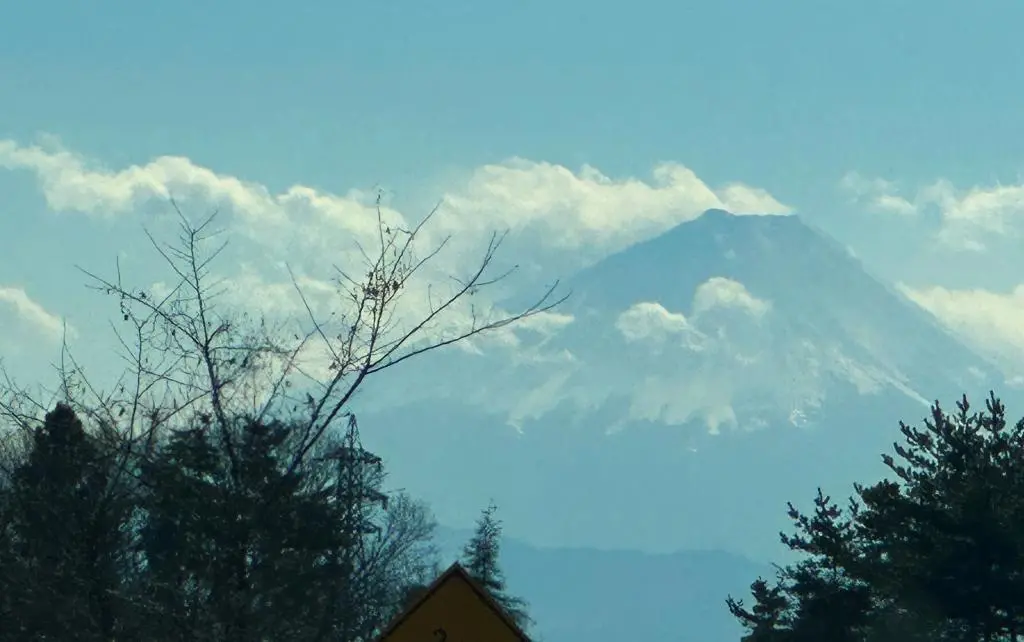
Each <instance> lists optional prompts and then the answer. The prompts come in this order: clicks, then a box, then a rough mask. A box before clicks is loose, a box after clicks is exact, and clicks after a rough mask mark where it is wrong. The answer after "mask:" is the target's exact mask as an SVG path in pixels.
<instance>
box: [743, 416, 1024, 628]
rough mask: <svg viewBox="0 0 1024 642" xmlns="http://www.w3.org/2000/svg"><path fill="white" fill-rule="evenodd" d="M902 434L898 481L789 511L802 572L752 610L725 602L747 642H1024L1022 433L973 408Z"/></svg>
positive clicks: (764, 589) (775, 584)
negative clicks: (840, 499)
mask: <svg viewBox="0 0 1024 642" xmlns="http://www.w3.org/2000/svg"><path fill="white" fill-rule="evenodd" d="M900 433H901V439H900V440H899V442H897V443H895V444H894V452H893V453H892V454H890V455H884V456H883V460H884V463H885V464H886V466H887V467H888V469H889V471H890V472H891V475H890V477H889V478H887V479H884V480H883V481H880V482H878V483H875V484H871V485H856V486H855V488H854V494H853V496H852V497H850V498H849V500H848V501H847V502H845V503H844V504H840V503H838V502H834V501H832V500H831V499H830V498H829V497H827V496H825V495H824V494H822V492H821V490H819V491H818V494H817V497H816V499H815V501H814V510H813V511H811V512H806V513H805V512H802V511H800V510H798V509H797V508H795V507H794V506H792V505H790V507H789V516H790V517H791V518H792V520H793V525H794V529H793V532H791V533H783V534H781V538H782V542H783V543H784V544H785V545H786V546H787V547H789V548H790V549H791V550H792V551H794V552H796V553H798V561H797V562H795V563H792V564H789V565H785V566H781V567H778V569H777V576H776V577H775V578H773V579H772V580H771V581H768V580H765V579H758V580H757V581H755V582H754V583H753V585H752V586H751V592H752V601H751V603H750V604H749V605H747V604H744V601H741V600H736V599H734V598H731V597H730V598H729V599H728V601H727V603H728V607H729V609H730V610H731V612H732V613H733V614H734V615H735V616H736V617H737V618H738V619H739V620H740V622H742V624H743V625H744V626H745V627H746V629H747V632H748V633H747V635H746V636H745V637H744V638H743V639H744V640H745V641H746V642H805V641H806V642H810V641H815V642H822V641H828V642H945V641H950V642H954V641H955V642H979V641H984V642H994V641H1017V640H1020V639H1022V638H1024V420H1022V421H1019V422H1017V423H1016V424H1010V423H1008V422H1007V419H1006V410H1005V408H1004V406H1003V404H1002V403H1001V402H1000V401H999V400H998V399H996V398H995V397H994V396H990V398H989V399H988V401H987V403H986V405H985V408H984V409H983V410H981V411H980V412H976V411H974V410H972V409H971V407H970V406H969V404H968V402H967V399H966V398H964V399H962V400H961V401H960V402H959V403H958V404H957V410H956V411H955V412H952V413H947V412H945V411H943V410H942V409H941V408H940V407H939V406H938V405H937V404H936V406H935V407H934V408H933V410H932V413H931V418H930V419H929V420H927V421H925V422H924V425H923V426H921V427H914V426H909V425H906V424H904V423H900ZM835 456H837V457H838V456H841V453H835Z"/></svg>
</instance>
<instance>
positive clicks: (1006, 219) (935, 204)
mask: <svg viewBox="0 0 1024 642" xmlns="http://www.w3.org/2000/svg"><path fill="white" fill-rule="evenodd" d="M840 188H841V189H843V190H844V191H846V192H847V193H849V194H850V196H851V197H852V199H853V201H854V202H855V203H858V204H861V205H864V206H866V207H868V208H869V209H871V210H874V211H877V212H883V213H891V214H898V215H901V216H918V215H921V214H935V215H936V216H937V217H938V219H939V221H940V224H939V229H938V231H937V237H938V239H939V240H940V241H941V242H942V243H943V244H945V245H946V246H947V247H951V248H954V249H958V250H968V251H981V250H984V249H985V247H986V240H987V239H989V238H992V237H1005V236H1019V235H1020V232H1021V229H1022V226H1024V185H1001V184H996V185H994V186H975V187H971V188H969V189H958V188H957V187H956V186H954V185H953V184H952V183H951V182H949V181H947V180H937V181H935V182H933V183H931V184H929V185H926V186H923V187H921V188H919V189H918V190H917V191H916V192H915V193H914V194H913V195H912V196H910V197H906V196H904V195H902V194H901V193H900V190H899V189H898V187H897V186H896V185H895V184H894V183H892V182H889V181H886V180H884V179H881V178H871V179H869V178H865V177H863V176H861V175H860V174H857V173H855V172H851V173H849V174H847V175H846V176H844V177H843V179H842V180H841V181H840Z"/></svg>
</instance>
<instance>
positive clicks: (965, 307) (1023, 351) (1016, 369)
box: [899, 284, 1024, 376]
mask: <svg viewBox="0 0 1024 642" xmlns="http://www.w3.org/2000/svg"><path fill="white" fill-rule="evenodd" d="M899 289H900V291H901V292H903V294H905V295H906V296H907V297H908V298H909V299H910V300H911V301H913V302H915V303H917V304H918V305H920V306H921V307H922V308H924V309H925V310H927V311H928V312H931V313H932V314H933V315H934V316H935V317H936V318H937V319H938V320H939V321H940V322H941V323H942V324H943V325H945V326H946V327H948V328H949V329H950V330H952V331H953V332H954V333H956V334H957V335H959V336H960V338H961V339H963V340H964V342H965V343H967V344H968V345H969V346H971V347H972V348H973V349H974V350H976V351H977V352H978V353H980V354H982V355H984V356H987V357H988V358H990V359H992V360H993V361H994V362H996V363H998V364H999V365H1001V366H1002V367H1003V369H1004V371H1006V372H1007V374H1009V375H1011V376H1020V375H1024V366H1022V364H1024V285H1018V286H1017V287H1016V288H1014V289H1013V290H1011V291H1010V292H991V291H988V290H980V289H971V290H953V289H948V288H944V287H940V286H932V287H927V288H912V287H909V286H907V285H903V284H901V285H900V286H899Z"/></svg>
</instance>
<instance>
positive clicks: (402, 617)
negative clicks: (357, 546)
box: [377, 562, 531, 642]
mask: <svg viewBox="0 0 1024 642" xmlns="http://www.w3.org/2000/svg"><path fill="white" fill-rule="evenodd" d="M452 579H460V580H462V581H463V582H465V583H466V584H468V585H469V587H470V588H471V589H472V590H473V592H474V593H475V594H476V596H477V597H478V598H480V601H482V602H483V603H484V605H485V606H486V607H487V608H488V609H490V610H491V611H493V612H494V614H495V615H496V616H497V617H498V618H499V619H500V620H501V621H502V623H504V624H505V626H507V627H508V628H509V630H510V631H512V633H513V634H515V636H516V637H518V638H519V639H520V640H522V642H531V640H530V637H529V636H528V635H526V632H525V631H523V629H522V627H520V626H519V625H518V624H516V622H515V620H514V619H513V618H512V616H510V615H509V614H508V613H507V612H506V611H505V609H504V608H502V606H501V605H500V604H498V602H497V600H495V599H494V596H492V595H491V592H490V591H488V590H487V589H486V588H484V587H483V586H482V585H481V584H480V582H477V581H476V579H474V578H473V576H472V575H470V574H469V572H468V571H466V569H465V568H463V566H462V564H459V563H458V562H455V563H454V564H452V565H451V566H449V567H448V570H446V571H445V572H444V573H441V575H439V576H438V577H437V579H436V580H434V581H433V582H431V583H430V586H428V587H427V590H426V591H425V592H424V593H423V595H421V596H420V597H419V598H418V599H417V600H416V601H415V602H413V603H412V605H410V606H409V607H408V608H406V609H405V610H404V611H402V613H400V614H399V615H398V616H397V617H396V618H395V619H394V620H392V621H391V623H390V624H388V626H387V627H386V628H385V629H384V631H383V633H381V634H380V635H379V636H378V637H377V642H385V641H386V640H387V639H388V637H389V636H390V635H391V634H392V633H393V632H394V631H395V630H396V629H397V628H398V627H399V626H401V625H402V623H403V622H405V621H406V620H407V619H408V618H409V617H410V616H411V615H412V614H413V613H415V612H416V610H417V609H419V608H420V607H421V606H423V605H424V604H425V603H426V602H427V601H428V600H430V599H431V598H432V597H433V596H434V595H435V594H436V593H437V591H438V590H439V589H440V588H441V587H442V586H444V585H445V584H446V583H448V582H449V581H450V580H452Z"/></svg>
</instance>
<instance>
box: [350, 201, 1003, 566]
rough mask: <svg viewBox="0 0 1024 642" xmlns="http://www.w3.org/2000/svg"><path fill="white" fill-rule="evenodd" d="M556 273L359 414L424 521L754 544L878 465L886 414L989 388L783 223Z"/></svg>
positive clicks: (930, 324)
mask: <svg viewBox="0 0 1024 642" xmlns="http://www.w3.org/2000/svg"><path fill="white" fill-rule="evenodd" d="M569 284H570V286H571V288H572V292H573V294H572V297H571V299H570V300H569V302H568V303H567V304H566V305H565V307H564V308H563V309H561V310H560V312H561V313H562V314H564V315H571V317H572V321H571V322H568V317H566V319H565V320H564V322H563V323H561V324H560V329H559V330H558V331H557V332H554V333H550V332H549V333H544V334H543V335H542V337H543V338H542V339H540V340H539V341H538V342H536V343H535V344H531V345H525V344H524V345H523V346H522V349H521V351H520V352H518V353H517V354H516V355H515V356H514V357H512V358H508V357H507V356H506V357H505V358H504V359H503V360H501V361H498V360H496V359H495V358H492V357H488V356H487V355H468V354H464V353H458V354H456V353H452V354H449V355H446V357H445V360H446V363H445V364H444V372H451V373H452V375H451V376H449V377H446V378H445V380H444V383H443V384H442V385H443V386H447V388H448V394H447V395H445V396H444V397H443V398H433V399H428V398H421V399H420V400H418V401H415V402H413V403H409V404H406V405H397V404H391V405H390V407H389V408H387V409H386V410H381V411H374V412H367V413H364V414H363V416H362V417H361V422H362V423H363V424H364V425H366V426H367V428H366V429H365V430H364V435H366V436H367V438H368V442H369V444H370V445H371V446H373V447H376V448H377V449H378V450H379V451H380V452H381V454H383V455H384V456H385V457H386V458H388V459H389V460H390V462H391V467H392V469H393V470H394V471H395V479H396V481H398V482H399V483H407V484H408V486H409V487H410V488H417V489H423V490H424V492H425V494H426V497H427V499H429V500H430V501H431V502H432V503H433V504H434V507H435V509H436V510H437V512H438V515H439V517H440V518H441V519H442V521H444V522H446V523H450V524H459V523H465V522H466V521H468V520H469V519H470V518H471V517H472V515H473V511H475V510H476V509H477V508H479V507H480V506H481V505H483V504H485V503H486V502H487V501H488V500H489V499H495V500H496V501H498V502H499V504H500V505H501V506H502V510H503V514H504V516H505V518H506V519H507V521H508V528H509V532H510V533H512V534H515V535H518V536H520V537H522V538H524V539H527V540H530V541H534V542H537V543H543V544H555V545H590V546H604V547H609V546H618V547H642V548H647V549H661V550H665V549H673V548H681V547H686V546H689V547H694V546H696V547H717V548H726V549H731V550H735V551H738V552H744V553H747V554H751V555H755V556H757V555H760V554H763V553H765V554H766V553H767V551H769V550H774V548H773V546H774V545H775V543H776V541H777V539H776V538H775V535H774V534H775V533H776V532H777V531H778V529H779V528H780V527H784V526H785V518H784V507H785V502H786V501H803V500H808V499H810V497H811V496H812V495H813V492H814V489H815V487H816V486H818V485H823V486H825V487H826V489H831V490H834V491H837V492H847V491H848V490H849V486H848V484H849V483H850V482H852V481H854V480H858V479H865V477H867V476H875V475H877V474H879V473H880V472H881V467H880V464H879V457H878V455H879V453H881V452H882V451H884V450H887V448H888V446H889V445H890V444H891V443H892V441H893V440H894V439H895V438H896V436H897V432H896V426H897V423H898V421H899V420H901V419H903V420H906V421H910V422H916V421H919V420H920V419H921V418H922V417H923V416H924V415H925V414H926V413H927V405H928V403H929V402H930V401H932V400H935V399H940V400H942V401H943V402H947V405H948V402H951V401H952V399H953V398H954V397H956V396H959V395H960V394H962V393H964V392H966V393H968V394H969V395H971V396H973V397H975V398H977V397H978V396H979V395H981V394H984V393H986V392H987V391H988V390H989V389H990V388H991V387H993V384H994V383H995V376H994V372H995V370H994V368H992V366H991V364H989V363H988V362H986V361H985V360H984V359H983V358H981V357H979V356H977V355H975V354H974V353H972V352H971V351H970V350H969V349H967V348H966V347H964V346H963V345H962V344H961V343H959V342H958V341H957V340H956V339H955V338H954V337H953V336H952V335H950V334H949V333H948V332H946V331H945V330H944V329H942V328H941V327H940V326H939V325H938V324H937V323H936V322H935V320H934V319H933V318H932V317H931V316H930V315H928V314H927V313H925V312H924V311H922V310H921V309H920V308H918V307H917V306H915V305H914V304H913V303H911V302H909V301H907V300H906V299H905V298H904V297H903V296H902V295H900V294H899V293H897V292H896V291H895V290H894V289H892V288H890V287H888V286H886V285H884V284H882V283H881V282H880V281H879V280H877V279H875V278H873V277H872V276H871V275H870V274H869V273H868V272H867V271H866V270H865V268H864V266H862V265H861V263H860V262H859V261H858V260H857V259H856V258H855V257H854V256H853V254H852V253H851V252H850V251H848V250H847V249H846V248H844V247H842V246H841V245H839V244H838V243H837V242H835V241H834V240H832V239H831V238H829V237H827V236H826V235H825V234H823V233H821V232H819V231H817V230H815V229H813V228H812V227H810V226H808V225H807V224H805V223H804V222H803V221H802V220H801V219H800V218H798V217H796V216H733V215H730V214H728V213H726V212H722V211H717V210H712V211H709V212H707V213H705V214H704V215H702V216H701V217H699V218H697V219H696V220H693V221H690V222H687V223H684V224H681V225H679V226H677V227H676V228H673V229H671V230H669V231H668V232H666V233H664V234H662V235H661V236H658V237H656V238H654V239H651V240H649V241H646V242H643V243H639V244H637V245H634V246H632V247H630V248H628V249H626V250H624V251H622V252H620V253H619V254H616V255H613V256H610V257H608V258H606V259H604V260H602V261H600V262H599V263H597V264H595V265H592V266H590V267H588V268H586V269H584V270H583V271H581V272H580V273H578V274H576V275H575V276H574V277H573V278H572V279H571V281H570V283H569ZM448 360H451V361H454V362H457V363H450V362H448ZM452 366H455V367H452ZM420 367H426V368H429V369H430V372H429V373H428V375H427V376H421V377H420V378H419V380H418V381H419V383H418V384H417V385H420V384H422V382H424V381H426V380H427V379H431V380H433V381H434V382H435V384H436V382H437V380H438V377H437V376H436V372H437V371H438V370H437V368H438V367H439V366H438V364H437V363H436V362H434V363H431V364H429V365H426V364H424V365H422V366H420ZM423 372H426V371H421V375H422V373H423ZM409 376H410V377H412V378H413V379H410V380H409V381H413V380H414V379H415V378H416V375H415V373H412V374H410V375H409ZM409 385H412V384H409ZM435 389H437V390H441V388H435ZM509 426H512V427H514V428H515V430H512V429H510V428H509ZM751 524H756V525H757V528H758V532H750V527H751Z"/></svg>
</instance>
